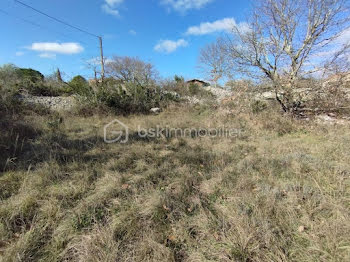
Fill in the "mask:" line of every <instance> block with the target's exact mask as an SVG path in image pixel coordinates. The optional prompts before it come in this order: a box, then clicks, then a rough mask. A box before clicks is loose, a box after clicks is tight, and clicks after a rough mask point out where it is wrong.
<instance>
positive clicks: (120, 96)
mask: <svg viewBox="0 0 350 262" xmlns="http://www.w3.org/2000/svg"><path fill="white" fill-rule="evenodd" d="M78 99H80V102H81V106H82V107H81V108H84V107H86V106H87V107H94V108H100V109H101V108H102V109H103V108H106V107H107V108H110V109H111V110H112V111H114V112H116V113H122V114H130V113H147V112H149V110H150V109H151V108H153V107H164V106H166V105H167V104H168V103H169V102H171V101H177V98H176V96H175V95H173V94H169V93H165V92H164V91H163V90H162V89H161V88H159V87H156V86H148V87H144V86H141V85H138V84H136V83H126V84H121V83H120V82H119V81H117V80H113V79H107V80H106V81H105V82H104V83H103V85H100V86H99V87H98V88H97V89H96V90H94V89H93V88H91V87H89V88H87V89H86V92H83V93H80V94H79V97H78ZM85 105H86V106H85ZM103 110H104V109H103ZM81 111H83V112H86V111H89V110H87V109H86V108H85V109H84V110H81Z"/></svg>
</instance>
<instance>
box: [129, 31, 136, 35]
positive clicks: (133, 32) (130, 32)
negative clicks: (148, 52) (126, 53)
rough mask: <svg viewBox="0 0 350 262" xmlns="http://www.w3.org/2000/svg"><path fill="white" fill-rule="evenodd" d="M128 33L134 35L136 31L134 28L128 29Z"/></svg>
mask: <svg viewBox="0 0 350 262" xmlns="http://www.w3.org/2000/svg"><path fill="white" fill-rule="evenodd" d="M129 34H130V35H136V34H137V33H136V31H135V30H129Z"/></svg>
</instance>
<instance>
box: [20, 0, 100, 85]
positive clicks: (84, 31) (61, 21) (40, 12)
mask: <svg viewBox="0 0 350 262" xmlns="http://www.w3.org/2000/svg"><path fill="white" fill-rule="evenodd" d="M14 1H15V3H18V4H21V5H23V6H25V7H27V8H29V9H31V10H33V11H35V12H37V13H39V14H41V15H44V16H46V17H48V18H50V19H52V20H55V21H56V22H59V23H61V24H63V25H66V26H68V27H71V28H73V29H75V30H78V31H80V32H82V33H85V34H87V35H90V36H93V37H96V38H98V40H99V43H100V55H101V79H102V81H103V78H104V71H105V69H104V67H105V66H104V59H103V43H102V37H101V36H98V35H96V34H93V33H90V32H88V31H86V30H84V29H81V28H79V27H77V26H74V25H71V24H69V23H67V22H65V21H63V20H61V19H58V18H55V17H53V16H51V15H48V14H46V13H44V12H42V11H40V10H38V9H36V8H34V7H32V6H30V5H27V4H25V3H23V2H21V1H18V0H14Z"/></svg>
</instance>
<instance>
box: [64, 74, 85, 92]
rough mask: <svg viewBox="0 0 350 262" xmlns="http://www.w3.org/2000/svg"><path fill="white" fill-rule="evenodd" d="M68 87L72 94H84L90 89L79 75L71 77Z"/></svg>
mask: <svg viewBox="0 0 350 262" xmlns="http://www.w3.org/2000/svg"><path fill="white" fill-rule="evenodd" d="M68 85H69V87H70V88H71V90H72V92H73V93H74V94H85V93H86V92H89V90H88V89H89V88H90V87H89V83H88V82H87V81H86V79H85V78H84V77H82V76H81V75H77V76H75V77H73V79H72V80H71V81H70V82H69V84H68Z"/></svg>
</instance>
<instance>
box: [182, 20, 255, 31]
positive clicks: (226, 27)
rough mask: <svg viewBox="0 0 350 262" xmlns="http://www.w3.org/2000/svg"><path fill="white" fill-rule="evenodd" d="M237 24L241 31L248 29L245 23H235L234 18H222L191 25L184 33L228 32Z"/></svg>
mask: <svg viewBox="0 0 350 262" xmlns="http://www.w3.org/2000/svg"><path fill="white" fill-rule="evenodd" d="M234 26H237V27H238V28H239V29H240V30H242V31H247V30H249V26H248V24H247V23H238V24H237V23H236V21H235V19H234V18H224V19H221V20H216V21H214V22H205V23H201V24H200V25H199V26H191V27H189V28H188V29H187V32H186V35H206V34H212V33H216V32H230V31H232V29H233V27H234Z"/></svg>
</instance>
